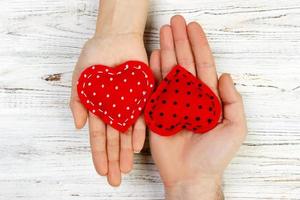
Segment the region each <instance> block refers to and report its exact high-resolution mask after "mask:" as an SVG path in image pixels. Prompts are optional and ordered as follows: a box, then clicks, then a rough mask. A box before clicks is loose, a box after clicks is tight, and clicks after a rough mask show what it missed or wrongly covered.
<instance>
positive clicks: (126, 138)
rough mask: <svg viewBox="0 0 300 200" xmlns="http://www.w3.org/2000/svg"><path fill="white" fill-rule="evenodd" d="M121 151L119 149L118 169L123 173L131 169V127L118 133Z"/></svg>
mask: <svg viewBox="0 0 300 200" xmlns="http://www.w3.org/2000/svg"><path fill="white" fill-rule="evenodd" d="M120 140H121V151H120V169H121V172H123V173H128V172H130V171H131V170H132V164H133V150H132V127H130V128H129V129H128V130H127V131H126V132H125V133H121V134H120Z"/></svg>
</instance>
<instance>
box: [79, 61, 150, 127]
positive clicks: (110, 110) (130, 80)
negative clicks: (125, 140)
mask: <svg viewBox="0 0 300 200" xmlns="http://www.w3.org/2000/svg"><path fill="white" fill-rule="evenodd" d="M153 88H154V77H153V74H152V72H151V70H150V68H149V66H148V65H146V64H145V63H143V62H139V61H128V62H126V63H123V64H121V65H119V66H116V67H114V68H112V67H107V66H104V65H93V66H91V67H89V68H87V69H85V70H84V71H83V72H82V73H81V75H80V77H79V80H78V83H77V92H78V96H79V98H80V100H81V103H82V104H83V105H84V106H85V107H86V108H87V109H88V110H89V111H90V112H91V113H93V114H95V115H97V116H98V117H100V118H101V119H102V120H103V121H104V122H105V123H106V124H109V125H110V126H112V127H113V128H115V129H117V130H119V131H121V132H125V131H126V130H127V129H128V128H129V127H130V126H131V125H133V124H134V123H135V121H136V120H137V118H138V117H139V116H140V114H141V112H142V110H143V108H144V106H145V104H146V102H147V100H148V98H149V97H150V95H151V92H152V90H153Z"/></svg>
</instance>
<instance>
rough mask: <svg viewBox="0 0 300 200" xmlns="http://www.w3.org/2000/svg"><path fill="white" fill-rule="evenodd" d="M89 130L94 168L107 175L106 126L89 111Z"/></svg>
mask: <svg viewBox="0 0 300 200" xmlns="http://www.w3.org/2000/svg"><path fill="white" fill-rule="evenodd" d="M89 132H90V144H91V151H92V157H93V162H94V166H95V169H96V171H97V172H98V174H100V175H102V176H104V175H107V171H108V167H107V154H106V127H105V124H104V123H103V122H102V121H101V120H100V119H99V118H98V117H97V116H96V115H94V114H93V113H89Z"/></svg>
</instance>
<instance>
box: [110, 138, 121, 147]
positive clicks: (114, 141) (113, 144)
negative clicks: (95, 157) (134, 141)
mask: <svg viewBox="0 0 300 200" xmlns="http://www.w3.org/2000/svg"><path fill="white" fill-rule="evenodd" d="M107 146H109V147H112V148H113V147H119V139H118V138H110V139H108V140H107Z"/></svg>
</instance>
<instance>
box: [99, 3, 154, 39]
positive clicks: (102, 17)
mask: <svg viewBox="0 0 300 200" xmlns="http://www.w3.org/2000/svg"><path fill="white" fill-rule="evenodd" d="M147 10H148V0H101V1H100V4H99V14H98V19H97V24H96V32H95V36H96V37H97V36H107V35H109V36H114V35H136V36H143V33H144V28H145V25H146V21H147Z"/></svg>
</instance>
